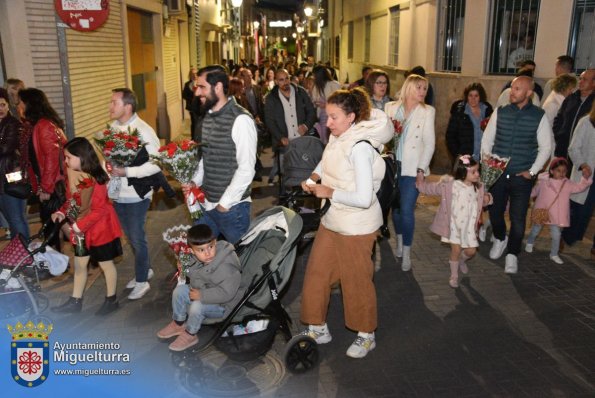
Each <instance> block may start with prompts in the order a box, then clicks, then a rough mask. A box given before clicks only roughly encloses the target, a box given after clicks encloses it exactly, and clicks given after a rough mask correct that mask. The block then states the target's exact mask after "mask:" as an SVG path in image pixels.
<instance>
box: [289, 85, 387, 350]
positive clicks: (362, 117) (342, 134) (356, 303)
mask: <svg viewBox="0 0 595 398" xmlns="http://www.w3.org/2000/svg"><path fill="white" fill-rule="evenodd" d="M371 108H372V105H371V103H370V99H369V97H368V95H367V94H366V92H365V91H364V89H363V88H361V87H357V88H354V89H351V90H349V91H347V90H339V91H336V92H335V93H334V94H332V95H331V96H330V97H329V98H328V101H327V105H326V111H327V112H328V122H327V126H328V128H329V130H330V132H331V136H330V139H329V143H328V145H327V146H326V148H325V150H324V153H323V155H322V160H321V161H320V163H319V164H318V166H316V169H315V170H314V171H313V172H312V175H311V176H310V178H309V179H308V180H306V181H304V182H303V183H302V188H303V189H304V190H305V191H307V192H311V193H313V194H314V195H316V197H318V198H324V199H326V200H330V207H329V209H328V211H327V212H326V213H325V214H324V215H323V216H322V219H321V223H320V224H321V225H320V227H319V228H318V232H317V233H316V239H315V240H314V244H313V246H312V251H311V252H310V257H309V258H308V265H307V267H306V275H305V277H304V287H303V291H302V308H301V314H300V319H301V321H302V322H303V323H305V324H307V325H309V326H308V329H306V330H305V331H304V332H303V334H305V335H307V336H310V337H312V338H313V339H314V340H316V342H317V343H318V344H324V343H329V342H330V341H331V339H332V338H331V334H330V332H329V330H328V327H327V325H326V315H327V310H328V305H329V300H330V293H331V286H332V285H333V284H335V283H337V282H340V283H341V291H342V297H343V307H344V313H345V325H346V326H347V328H349V329H351V330H353V331H357V332H358V335H357V337H356V339H355V341H354V342H353V344H351V346H350V347H349V349H348V350H347V355H348V356H350V357H352V358H363V357H365V356H366V355H367V354H368V352H370V351H371V350H373V349H374V347H376V342H375V338H374V330H375V329H376V326H377V309H376V289H375V287H374V282H373V280H372V277H373V275H374V264H373V263H372V260H371V256H372V248H373V247H374V241H375V239H376V233H377V231H378V228H379V227H380V226H381V225H382V209H381V208H380V204H379V203H378V199H377V198H376V195H375V192H376V191H378V189H379V188H380V182H381V181H382V178H383V177H384V171H385V166H384V160H382V158H381V157H380V155H379V154H378V152H377V150H378V151H381V150H382V144H384V143H386V142H388V141H390V139H391V137H392V133H393V128H392V125H391V122H390V120H389V118H388V117H387V116H386V115H385V114H384V112H382V111H381V110H378V109H371ZM363 141H367V142H363ZM318 182H320V184H317V183H318Z"/></svg>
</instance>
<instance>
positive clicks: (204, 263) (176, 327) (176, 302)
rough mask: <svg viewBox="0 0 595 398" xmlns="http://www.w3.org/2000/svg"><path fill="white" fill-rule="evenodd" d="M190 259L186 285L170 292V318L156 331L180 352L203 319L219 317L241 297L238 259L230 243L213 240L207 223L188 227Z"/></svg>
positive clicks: (193, 337) (191, 340) (193, 339)
mask: <svg viewBox="0 0 595 398" xmlns="http://www.w3.org/2000/svg"><path fill="white" fill-rule="evenodd" d="M188 245H189V246H190V248H191V249H192V253H193V254H194V257H195V258H194V262H193V263H192V264H190V266H189V267H188V274H187V276H188V278H189V279H190V284H189V285H187V284H181V285H178V286H177V287H176V288H175V290H174V292H173V295H172V307H173V320H172V321H171V322H170V323H169V324H168V325H167V326H165V327H164V328H163V329H161V330H160V331H159V332H158V333H157V337H159V338H161V339H168V338H170V337H174V336H177V338H176V339H175V340H174V341H173V342H172V343H171V344H170V345H169V349H170V350H172V351H184V350H186V349H188V348H190V347H192V346H194V345H196V344H197V343H198V337H197V335H196V334H197V333H198V330H199V329H200V327H201V325H202V323H203V320H204V319H205V318H223V317H225V316H227V315H229V313H230V312H231V310H232V309H233V307H234V306H235V305H236V304H237V303H238V302H239V301H240V299H241V298H242V296H243V293H244V292H243V290H242V289H240V282H241V278H242V276H241V273H240V261H239V259H238V256H237V255H236V253H235V251H234V246H233V245H232V244H231V243H229V242H226V241H223V240H220V241H217V237H216V236H214V234H213V231H212V230H211V228H209V227H208V226H207V225H195V226H194V227H192V228H190V229H189V230H188Z"/></svg>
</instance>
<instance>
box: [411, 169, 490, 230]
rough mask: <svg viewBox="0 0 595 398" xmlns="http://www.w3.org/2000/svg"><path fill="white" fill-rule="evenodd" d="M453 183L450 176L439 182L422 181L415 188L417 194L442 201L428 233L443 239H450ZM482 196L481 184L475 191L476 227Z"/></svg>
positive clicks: (481, 205) (481, 206)
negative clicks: (439, 197) (435, 197)
mask: <svg viewBox="0 0 595 398" xmlns="http://www.w3.org/2000/svg"><path fill="white" fill-rule="evenodd" d="M454 181H455V180H454V178H452V177H451V176H443V177H442V178H440V181H439V182H426V181H424V182H423V183H421V185H420V186H418V187H417V189H418V190H419V192H421V193H423V194H426V195H434V196H441V197H442V200H441V201H440V207H438V211H437V212H436V215H435V216H434V221H433V222H432V225H430V231H432V232H434V233H435V234H438V235H440V236H442V237H444V238H450V209H451V208H452V207H451V206H452V184H453V183H454ZM483 194H484V189H483V184H480V185H479V189H478V190H477V223H476V225H479V220H480V216H481V210H482V208H483V206H484V204H483ZM488 195H489V194H488ZM491 203H492V197H491V195H490V203H489V204H491Z"/></svg>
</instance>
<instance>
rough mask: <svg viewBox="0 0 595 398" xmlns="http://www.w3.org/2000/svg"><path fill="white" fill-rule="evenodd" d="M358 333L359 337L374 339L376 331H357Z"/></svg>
mask: <svg viewBox="0 0 595 398" xmlns="http://www.w3.org/2000/svg"><path fill="white" fill-rule="evenodd" d="M357 335H358V336H359V337H363V338H364V339H372V340H374V332H372V333H364V332H357Z"/></svg>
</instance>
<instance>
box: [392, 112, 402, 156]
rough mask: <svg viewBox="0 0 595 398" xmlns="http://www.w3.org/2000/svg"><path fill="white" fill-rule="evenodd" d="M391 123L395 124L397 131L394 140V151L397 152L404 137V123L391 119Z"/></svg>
mask: <svg viewBox="0 0 595 398" xmlns="http://www.w3.org/2000/svg"><path fill="white" fill-rule="evenodd" d="M391 121H392V122H393V127H394V129H395V135H394V138H393V140H394V150H395V152H396V151H397V148H398V147H399V141H400V139H401V136H402V135H403V121H402V120H399V119H391Z"/></svg>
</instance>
